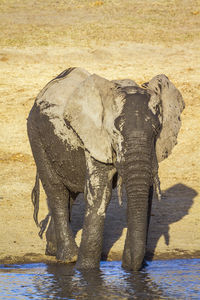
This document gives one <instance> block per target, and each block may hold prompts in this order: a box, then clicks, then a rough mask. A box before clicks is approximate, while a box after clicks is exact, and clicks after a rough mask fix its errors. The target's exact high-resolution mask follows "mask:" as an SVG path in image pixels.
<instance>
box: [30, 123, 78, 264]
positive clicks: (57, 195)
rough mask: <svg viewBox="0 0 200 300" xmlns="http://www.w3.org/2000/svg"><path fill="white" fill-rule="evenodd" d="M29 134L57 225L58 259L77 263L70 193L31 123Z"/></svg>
mask: <svg viewBox="0 0 200 300" xmlns="http://www.w3.org/2000/svg"><path fill="white" fill-rule="evenodd" d="M28 133H29V139H30V143H31V148H32V152H33V156H34V159H35V162H36V166H37V170H38V173H39V177H40V180H41V182H42V185H43V187H44V190H45V193H46V195H47V198H48V204H49V208H50V211H51V215H52V218H53V221H54V225H55V226H54V227H55V235H56V244H57V245H56V246H57V251H56V258H57V259H58V260H60V261H64V262H72V261H75V260H76V259H77V253H78V247H77V245H76V243H75V240H74V236H73V233H72V231H71V228H70V224H69V191H68V190H67V189H66V187H65V186H64V184H63V183H62V180H61V178H60V177H59V176H58V175H57V174H56V172H55V171H54V169H53V167H52V165H51V162H50V161H49V159H48V157H47V154H46V152H45V150H44V147H43V144H42V142H41V140H40V137H39V135H38V134H37V132H36V130H35V127H34V129H32V127H31V125H30V123H29V127H28ZM50 226H52V224H51V225H50Z"/></svg>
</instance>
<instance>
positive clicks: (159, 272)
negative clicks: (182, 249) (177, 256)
mask: <svg viewBox="0 0 200 300" xmlns="http://www.w3.org/2000/svg"><path fill="white" fill-rule="evenodd" d="M0 299H200V259H187V260H183V259H181V260H168V261H167V260H166V261H153V262H151V263H150V264H149V265H148V266H147V267H146V268H145V269H144V270H142V271H140V272H135V273H134V272H128V271H125V270H124V269H122V268H121V262H101V268H100V270H92V271H84V272H83V271H82V272H80V271H78V270H76V269H75V268H74V265H62V264H52V265H45V264H27V265H14V266H12V265H10V266H2V267H1V268H0Z"/></svg>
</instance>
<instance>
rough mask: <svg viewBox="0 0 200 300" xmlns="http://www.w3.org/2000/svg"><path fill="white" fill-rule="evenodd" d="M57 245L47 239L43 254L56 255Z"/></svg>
mask: <svg viewBox="0 0 200 300" xmlns="http://www.w3.org/2000/svg"><path fill="white" fill-rule="evenodd" d="M56 253H57V246H56V244H55V243H54V242H51V241H47V245H46V251H45V254H46V255H49V256H56Z"/></svg>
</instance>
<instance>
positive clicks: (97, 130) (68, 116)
mask: <svg viewBox="0 0 200 300" xmlns="http://www.w3.org/2000/svg"><path fill="white" fill-rule="evenodd" d="M122 107H123V93H121V94H120V91H119V90H118V89H117V88H116V85H115V84H114V83H112V82H110V81H109V80H107V79H104V78H102V77H100V76H98V75H95V74H93V75H91V76H89V77H88V78H87V79H86V80H84V81H83V82H82V83H81V84H80V85H79V87H78V88H76V90H75V91H74V92H73V93H72V95H71V96H70V97H69V99H68V100H67V103H66V107H65V110H64V119H65V120H66V121H67V122H68V123H69V124H70V126H71V127H72V128H73V130H74V131H75V132H76V134H77V135H78V136H79V138H80V139H81V141H82V142H83V145H84V148H85V149H86V150H88V151H89V152H90V154H91V156H92V157H94V158H95V159H96V160H98V161H101V162H104V163H112V157H113V155H112V139H113V137H112V128H113V126H114V120H115V118H116V117H117V116H118V115H119V114H120V112H121V110H122Z"/></svg>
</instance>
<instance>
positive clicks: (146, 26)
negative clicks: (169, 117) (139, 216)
mask: <svg viewBox="0 0 200 300" xmlns="http://www.w3.org/2000/svg"><path fill="white" fill-rule="evenodd" d="M0 27H1V31H0V70H1V72H0V91H1V98H0V117H1V118H0V142H1V143H0V168H1V172H0V262H1V263H13V262H30V261H55V260H54V259H52V258H51V257H47V256H44V251H45V240H40V238H39V237H38V235H37V233H38V229H37V228H36V226H35V224H34V222H33V218H32V214H33V207H32V204H31V200H30V193H31V190H32V187H33V184H34V176H35V165H34V161H33V158H32V154H31V151H30V147H29V143H28V138H27V134H26V117H27V116H28V113H29V111H30V109H31V107H32V105H33V102H34V98H35V97H36V95H37V93H38V92H39V91H40V89H41V88H42V87H43V86H44V85H45V84H46V83H47V82H48V81H49V80H51V79H52V78H53V77H55V76H56V75H57V74H59V73H60V72H61V71H63V70H64V69H66V68H68V67H70V66H80V67H83V68H85V69H87V70H88V71H90V72H94V73H97V74H99V75H101V76H103V77H105V78H108V79H120V78H130V79H133V80H135V81H136V82H138V83H139V84H140V83H142V82H145V81H146V80H149V79H150V78H152V77H153V76H155V75H157V74H160V73H164V74H166V75H167V76H168V77H169V78H170V79H171V80H172V82H174V84H175V85H176V86H177V87H178V88H179V89H180V91H181V93H182V95H183V97H184V99H185V103H186V108H185V110H184V112H183V115H182V128H181V131H180V134H179V138H178V145H177V146H176V147H175V148H174V151H173V153H172V155H171V156H170V157H169V158H168V159H167V160H165V161H164V162H162V163H161V164H160V171H159V172H160V179H161V187H162V190H163V197H162V200H161V201H160V202H159V201H158V200H157V199H156V198H155V199H154V204H153V212H152V221H151V228H150V235H149V241H148V247H147V248H148V254H149V256H150V257H151V258H153V257H154V258H168V257H193V256H195V257H200V201H199V200H200V196H199V193H200V163H199V161H200V2H199V1H198V0H197V1H195V0H184V1H181V0H180V1H179V0H173V1H172V0H171V1H162V0H160V1H159V0H157V1H153V0H147V1H139V0H138V1H131V0H124V1H122V0H105V1H89V0H85V1H80V0H79V1H78V0H77V1H73V0H72V1H67V0H58V1H54V2H53V1H50V0H46V1H42V0H35V1H34V0H23V1H22V0H15V1H14V0H8V1H7V0H1V1H0ZM80 198H81V197H80ZM125 207H126V204H125V201H124V206H123V207H122V208H120V207H119V205H118V202H117V197H116V194H115V193H114V197H113V199H112V203H111V205H110V207H109V211H108V216H107V220H106V231H105V237H104V238H105V243H104V244H105V245H104V251H103V256H104V258H107V259H120V258H121V253H122V249H123V243H124V237H125V231H126V229H125V227H126V223H125ZM80 210H81V218H80V219H81V221H79V212H80ZM46 212H47V208H46V201H45V195H44V192H42V194H41V202H40V215H39V217H40V219H42V218H43V217H44V216H45V214H46ZM73 215H74V218H73V228H74V231H75V233H76V232H78V234H77V236H78V237H77V240H80V228H81V222H82V218H83V200H81V199H79V201H77V203H76V204H75V205H74V212H73Z"/></svg>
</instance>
